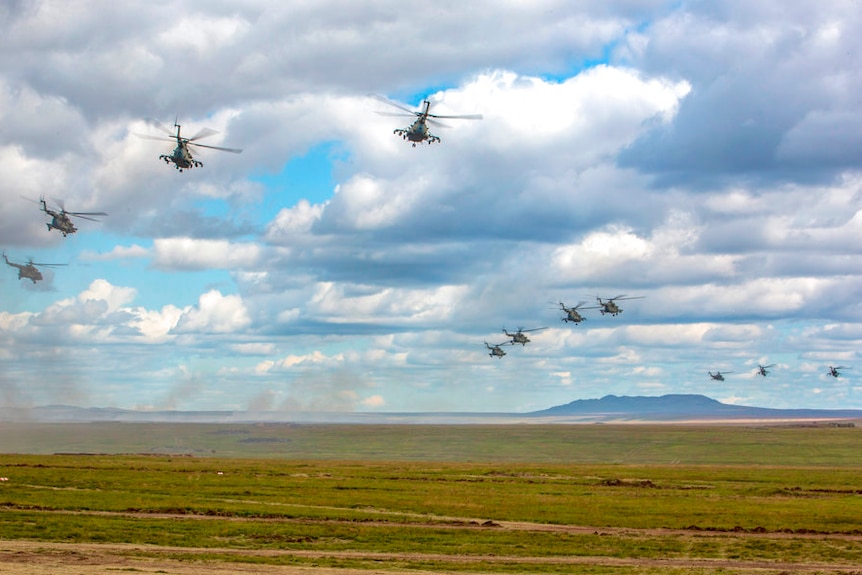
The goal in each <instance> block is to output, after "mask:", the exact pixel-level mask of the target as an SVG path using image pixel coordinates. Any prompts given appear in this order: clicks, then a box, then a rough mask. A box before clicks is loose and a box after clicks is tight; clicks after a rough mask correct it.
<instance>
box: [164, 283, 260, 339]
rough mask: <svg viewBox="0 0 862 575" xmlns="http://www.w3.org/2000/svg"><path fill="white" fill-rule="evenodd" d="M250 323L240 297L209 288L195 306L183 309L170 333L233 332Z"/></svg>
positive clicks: (242, 328)
mask: <svg viewBox="0 0 862 575" xmlns="http://www.w3.org/2000/svg"><path fill="white" fill-rule="evenodd" d="M250 324H251V318H249V315H248V309H247V308H246V306H245V304H243V301H242V298H241V297H239V296H237V295H222V294H221V292H219V291H218V290H211V291H209V292H207V293H205V294H203V295H201V297H200V299H199V300H198V305H197V306H195V307H191V308H188V309H186V310H184V311H183V314H182V315H181V316H180V318H179V320H178V321H177V324H176V327H175V328H174V329H173V330H172V333H175V334H187V333H233V332H236V331H240V330H244V329H245V328H247V327H249V326H250Z"/></svg>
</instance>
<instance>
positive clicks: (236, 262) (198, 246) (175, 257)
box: [153, 238, 261, 271]
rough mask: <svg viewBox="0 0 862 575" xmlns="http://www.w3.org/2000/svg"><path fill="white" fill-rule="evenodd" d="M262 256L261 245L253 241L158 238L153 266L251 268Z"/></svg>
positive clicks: (191, 268) (176, 268)
mask: <svg viewBox="0 0 862 575" xmlns="http://www.w3.org/2000/svg"><path fill="white" fill-rule="evenodd" d="M260 256H261V248H260V246H258V245H256V244H253V243H242V244H236V243H230V242H228V241H227V240H199V239H194V238H159V239H155V240H154V241H153V265H154V266H155V267H156V268H159V269H164V270H186V271H189V270H200V269H226V268H235V267H251V266H253V265H254V264H255V263H257V260H258V258H259V257H260Z"/></svg>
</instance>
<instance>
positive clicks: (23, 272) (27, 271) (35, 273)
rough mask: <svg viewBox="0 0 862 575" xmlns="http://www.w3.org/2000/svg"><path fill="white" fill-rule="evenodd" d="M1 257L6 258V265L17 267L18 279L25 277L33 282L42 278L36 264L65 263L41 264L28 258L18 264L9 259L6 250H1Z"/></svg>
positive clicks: (48, 265) (41, 264) (47, 265)
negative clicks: (25, 261)
mask: <svg viewBox="0 0 862 575" xmlns="http://www.w3.org/2000/svg"><path fill="white" fill-rule="evenodd" d="M3 259H4V260H6V265H8V266H11V267H13V268H18V279H19V280H20V279H23V278H27V279H29V280H31V281H32V282H33V283H36V282H37V281H41V280H42V272H40V271H39V268H37V267H36V266H44V267H55V266H64V265H66V264H43V263H33V260H32V259H30V260H28V261H27V263H26V264H18V263H15V262H13V261H9V258H8V257H6V252H3Z"/></svg>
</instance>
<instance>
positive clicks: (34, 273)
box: [3, 95, 529, 356]
mask: <svg viewBox="0 0 862 575" xmlns="http://www.w3.org/2000/svg"><path fill="white" fill-rule="evenodd" d="M372 96H373V97H374V98H375V99H377V100H378V101H380V102H383V103H385V104H387V105H390V106H394V107H395V108H398V109H399V110H401V112H400V113H392V112H380V111H378V112H377V113H378V114H382V115H386V116H409V117H415V120H414V121H413V123H412V124H410V126H408V127H406V128H398V129H396V130H395V131H394V133H395V134H396V135H400V136H401V137H402V138H403V139H404V140H406V141H409V142H411V143H412V144H413V147H416V144H418V143H428V144H433V143H437V142H440V138H439V137H438V136H435V135H434V134H432V133H431V132H430V130H429V128H428V124H432V125H435V126H439V127H443V128H445V127H448V126H446V124H443V123H442V122H440V121H439V119H440V118H444V119H461V120H481V119H482V115H481V114H466V115H440V114H432V113H431V112H430V109H431V102H430V101H429V100H423V102H422V104H423V106H422V109H421V111H419V112H416V111H413V110H410V109H409V108H406V107H404V106H402V105H400V104H397V103H395V102H392V101H390V100H387V99H386V98H383V97H382V96H376V95H372ZM145 121H146V123H147V124H149V125H150V126H152V127H154V128H156V129H157V130H159V131H161V132H163V133H164V135H161V136H154V135H151V134H135V135H136V136H138V137H139V138H143V139H147V140H159V141H170V142H174V148H173V150H172V151H171V152H170V153H169V154H161V155H160V156H159V160H161V161H163V162H165V163H166V164H169V165H170V164H173V166H174V168H175V169H176V170H177V171H178V172H180V173H182V172H183V171H185V170H191V169H193V168H202V167H203V165H204V164H203V162H202V161H200V160H199V159H197V158H196V157H195V153H197V152H196V151H195V152H194V153H193V152H192V150H196V149H197V148H206V149H208V150H218V151H221V152H229V153H232V154H241V153H242V149H240V148H227V147H222V146H212V145H208V144H202V143H200V142H199V141H198V140H201V139H203V138H207V137H209V136H213V135H215V134H217V133H218V132H217V131H216V130H213V129H210V128H202V129H200V130H199V131H198V132H197V133H196V134H194V135H193V136H190V137H185V136H183V135H182V125H181V124H180V123H179V119H175V120H174V129H175V130H170V129H168V128H167V127H165V126H163V125H162V124H160V123H159V122H157V121H156V120H153V119H151V118H147V119H146V120H145ZM54 202H55V203H56V204H57V207H56V208H54V207H53V206H51V207H49V206H48V203H47V202H46V201H45V199H44V198H40V199H39V202H38V203H39V204H40V209H41V210H42V211H43V212H44V213H45V214H47V215H48V216H50V217H51V221H50V222H47V223H46V225H47V228H48V231H51V230H57V231H58V232H60V233H61V234H62V235H63V237H64V238H65V237H68V236H69V235H71V234H74V233H77V231H78V228H77V226H75V223H74V222H73V220H72V218H80V219H84V220H90V221H99V220H97V219H96V218H95V216H107V215H108V214H107V213H106V212H72V211H67V210H66V208H65V206H64V205H63V202H62V201H59V200H54ZM3 257H4V259H5V261H6V264H7V265H9V266H11V267H15V268H17V269H18V279H22V278H26V279H30V280H31V281H32V282H33V283H36V282H37V281H41V280H42V279H43V276H42V273H41V272H40V271H39V269H38V268H37V267H36V266H37V265H41V266H54V265H66V264H46V263H39V264H36V263H34V262H33V261H32V260H30V261H28V262H27V263H26V264H21V263H17V262H14V261H11V260H9V258H7V257H6V255H5V253H4V256H3ZM518 333H519V334H520V332H518ZM517 337H518V338H521V337H522V336H521V335H518V336H517ZM523 338H524V339H525V340H526V341H522V340H520V339H519V343H521V344H522V345H523V344H525V343H526V342H527V341H529V340H528V339H526V336H523ZM495 347H498V346H495ZM500 352H501V354H502V355H505V353H502V350H500ZM502 355H501V356H502Z"/></svg>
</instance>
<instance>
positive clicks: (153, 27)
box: [0, 0, 862, 411]
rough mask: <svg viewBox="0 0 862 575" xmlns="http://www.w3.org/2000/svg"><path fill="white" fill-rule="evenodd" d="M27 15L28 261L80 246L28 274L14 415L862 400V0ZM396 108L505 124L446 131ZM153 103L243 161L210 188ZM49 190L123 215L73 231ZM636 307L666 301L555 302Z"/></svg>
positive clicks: (5, 68) (11, 184)
mask: <svg viewBox="0 0 862 575" xmlns="http://www.w3.org/2000/svg"><path fill="white" fill-rule="evenodd" d="M0 27H2V34H0V47H2V50H0V59H2V66H0V167H2V170H3V173H4V175H5V177H4V183H3V185H2V186H0V197H2V199H3V206H4V210H3V214H2V216H0V245H2V246H3V248H4V249H5V250H6V251H7V252H8V253H9V254H10V255H13V256H18V257H20V258H27V257H33V258H34V260H36V261H57V262H68V263H69V264H70V265H69V266H68V267H65V268H60V269H57V270H53V271H51V270H48V271H47V272H46V274H45V275H46V280H45V281H43V282H41V283H38V284H32V283H31V282H29V281H19V280H17V279H16V275H15V273H14V270H13V269H12V268H5V269H4V273H3V274H2V275H0V286H2V287H0V289H2V294H3V297H2V304H0V305H2V307H0V309H2V311H0V341H2V350H0V400H2V402H3V404H4V405H7V406H21V407H27V406H32V405H43V404H49V403H69V404H75V405H81V406H115V407H122V408H140V409H184V410H189V409H273V410H285V411H290V410H333V411H339V410H344V411H351V410H357V411H447V410H470V411H532V410H537V409H543V408H545V407H549V406H552V405H557V404H563V403H568V402H569V401H572V400H574V399H578V398H593V397H602V396H604V395H607V394H616V395H662V394H666V393H702V394H705V395H708V396H710V397H715V398H717V399H719V400H721V401H723V402H727V403H743V404H747V405H760V406H768V407H816V408H860V407H862V396H860V392H862V389H860V386H859V383H858V379H857V378H858V376H854V371H853V369H852V368H856V371H859V372H860V373H862V364H860V363H859V361H858V359H859V355H858V353H857V349H859V343H860V336H862V323H860V322H862V307H860V301H862V299H860V295H862V283H860V272H862V264H860V258H859V256H860V251H862V250H860V245H862V233H860V232H862V211H860V210H862V195H860V192H861V191H862V171H860V150H861V149H862V145H860V144H862V141H860V140H862V129H860V128H862V111H860V96H859V94H860V93H862V72H860V70H862V66H860V61H859V60H860V57H862V56H860V51H859V50H858V40H857V38H856V36H857V34H856V32H857V31H858V30H859V29H860V28H862V23H860V11H859V6H858V3H857V2H852V1H827V2H821V3H817V4H811V3H806V2H792V1H791V2H777V1H776V2H771V1H764V2H758V3H750V2H736V1H727V2H721V3H718V4H716V3H709V2H650V1H642V2H631V1H620V2H604V3H588V2H585V3H575V2H565V1H559V2H555V1H552V0H548V1H540V2H529V3H521V2H494V3H491V2H484V1H478V2H473V3H470V5H467V6H465V5H463V4H462V3H455V2H436V3H431V4H415V5H413V4H410V5H408V4H405V3H403V2H395V1H381V2H337V1H327V0H322V1H319V2H314V3H301V2H268V1H264V0H248V1H245V2H242V3H233V2H225V3H221V2H195V1H188V2H183V3H182V8H181V9H176V5H175V3H168V2H158V1H150V2H134V1H130V2H124V3H121V4H119V3H117V4H106V3H103V2H97V1H81V2H75V3H69V2H59V1H23V0H21V1H15V2H7V3H4V5H3V6H0ZM372 93H373V94H381V95H384V96H386V97H388V98H391V99H393V100H395V101H397V102H400V103H402V104H403V105H406V106H409V107H414V106H418V105H419V104H420V103H421V101H422V100H423V98H426V97H427V98H428V99H429V100H430V101H431V102H432V105H433V109H432V111H433V112H436V113H440V114H472V113H480V114H483V116H484V119H483V120H482V121H475V122H473V121H471V122H467V121H462V122H458V121H452V122H448V124H450V126H451V127H450V128H443V129H435V133H436V134H437V135H439V136H440V137H441V138H442V143H440V144H434V145H432V146H420V147H417V148H415V149H414V148H411V147H410V145H409V144H407V143H405V142H404V141H402V140H401V139H400V138H398V137H396V136H394V135H393V134H392V130H393V129H395V128H401V127H405V126H406V125H407V124H409V122H410V119H409V118H403V119H402V118H392V117H385V116H380V115H378V114H375V111H376V110H381V109H382V106H381V104H380V103H379V102H377V101H375V100H374V99H372V98H369V97H368V95H369V94H372ZM148 117H150V118H156V119H158V120H159V121H160V122H161V123H163V124H166V125H171V124H172V123H173V121H174V119H175V118H176V119H177V121H178V122H179V123H180V124H182V125H183V130H184V133H188V134H191V133H194V132H196V131H197V130H199V129H200V128H203V127H211V128H214V129H217V130H219V134H218V135H215V136H213V137H211V138H207V139H206V140H205V143H208V144H212V145H223V146H230V147H237V148H243V150H244V151H243V153H242V154H240V155H233V154H221V153H218V152H204V153H201V155H200V159H201V160H202V161H203V162H204V164H205V165H204V167H203V168H200V169H194V170H191V171H188V172H186V173H183V174H179V173H177V172H176V170H173V169H171V168H170V167H168V166H166V165H165V164H163V163H162V162H160V161H159V160H158V156H159V155H160V154H164V153H168V152H169V151H170V149H171V144H170V142H164V144H163V145H162V144H160V143H158V142H154V141H151V140H143V139H140V138H137V137H135V135H134V134H135V133H148V132H149V133H152V128H151V127H150V126H148V125H147V124H146V123H145V121H144V118H148ZM42 195H44V196H45V197H46V198H58V199H62V200H63V201H64V202H65V205H66V207H67V208H68V209H70V210H74V211H101V210H104V211H106V212H108V213H109V214H110V215H109V216H108V217H105V218H102V220H103V221H102V222H101V223H93V222H86V221H84V222H79V223H80V226H79V228H80V231H79V233H77V234H75V235H73V236H69V237H68V238H65V239H64V238H62V237H61V236H60V235H59V234H57V233H56V232H48V231H47V230H46V229H45V222H46V218H45V217H44V214H42V213H40V212H39V211H38V207H37V206H36V205H35V204H33V203H31V202H27V201H25V200H24V199H22V196H23V197H25V198H31V199H38V198H39V197H40V196H42ZM618 294H628V295H637V296H645V299H643V300H636V301H629V302H624V303H625V305H623V306H622V307H623V308H624V310H625V311H624V313H623V314H622V315H620V316H618V317H610V316H600V315H599V314H598V313H596V310H588V311H587V312H586V315H587V317H588V319H587V321H586V322H584V323H582V324H580V325H577V326H574V325H572V324H563V323H561V322H560V319H559V318H560V317H561V316H560V314H559V313H558V310H556V309H554V308H555V306H556V302H559V301H563V302H565V303H566V304H567V305H574V304H576V303H578V302H579V301H587V302H592V301H594V298H595V296H602V297H605V298H607V297H612V296H614V295H618ZM542 326H548V327H549V329H547V330H544V331H541V332H536V333H535V334H531V339H532V340H533V341H532V342H531V343H530V344H528V345H527V346H526V347H524V348H521V347H520V346H519V347H518V348H517V349H515V348H508V349H507V351H508V352H509V355H507V356H506V357H505V358H503V359H501V360H497V359H495V358H489V357H488V356H487V355H486V350H485V348H484V346H483V344H482V342H483V341H488V342H491V343H498V342H501V341H503V340H504V339H505V338H504V337H503V336H502V333H501V329H502V328H503V327H506V328H508V329H509V330H514V329H517V328H518V327H524V328H534V327H542ZM772 363H775V364H776V367H775V368H774V370H773V371H772V373H770V375H769V376H768V377H766V378H762V377H759V376H756V375H755V371H754V370H755V368H756V366H757V365H758V364H772ZM829 365H844V366H849V367H851V370H849V371H847V372H846V373H844V374H843V375H842V377H841V378H832V377H830V376H828V375H827V369H828V366H829ZM707 370H713V371H715V370H722V371H733V372H734V373H733V374H732V375H729V376H727V378H726V381H724V382H713V381H711V380H710V379H709V377H708V376H707Z"/></svg>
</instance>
